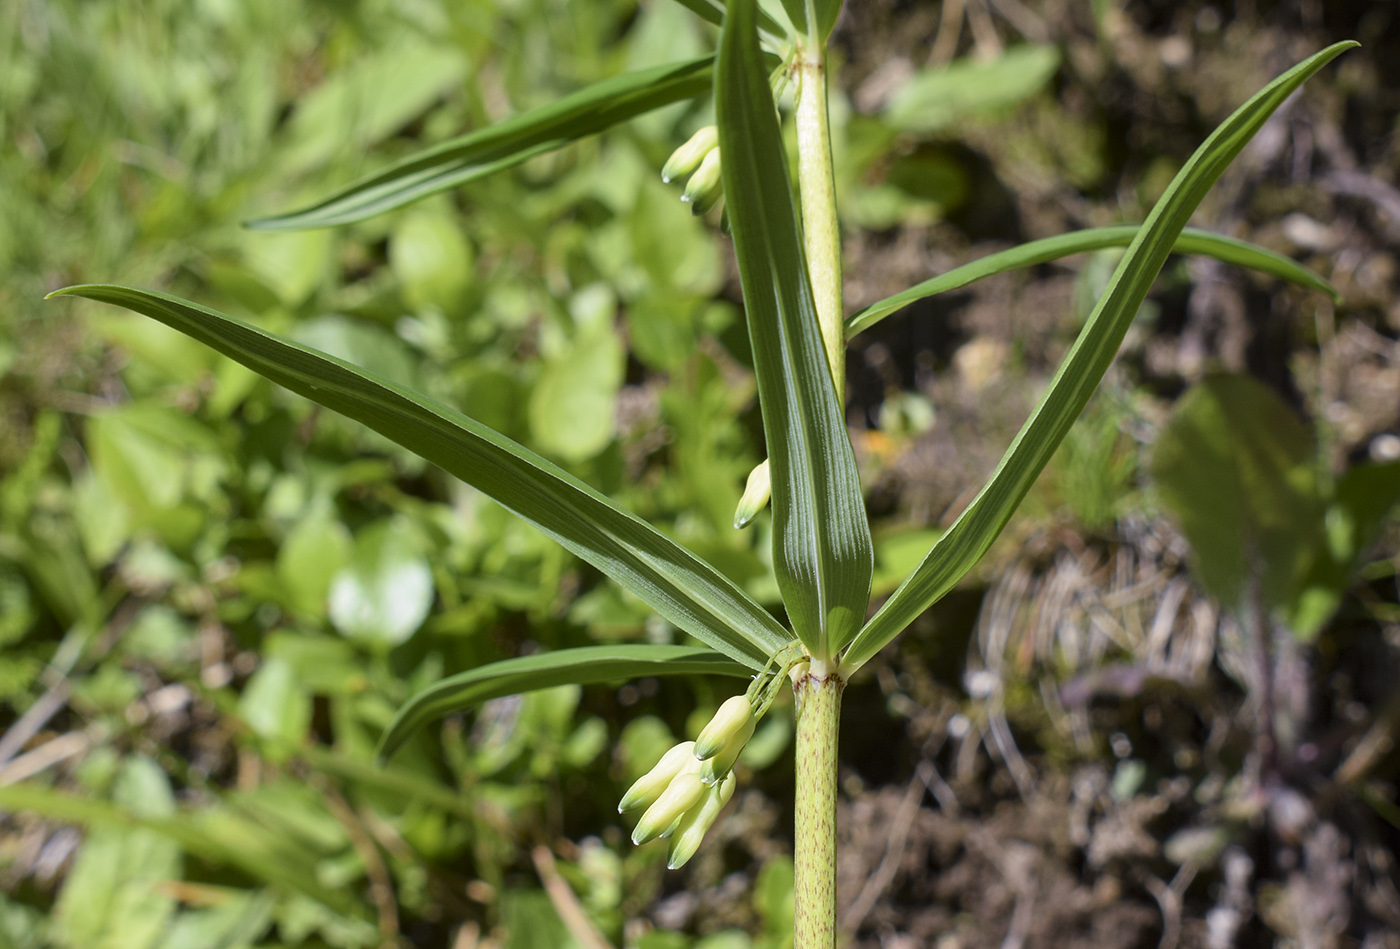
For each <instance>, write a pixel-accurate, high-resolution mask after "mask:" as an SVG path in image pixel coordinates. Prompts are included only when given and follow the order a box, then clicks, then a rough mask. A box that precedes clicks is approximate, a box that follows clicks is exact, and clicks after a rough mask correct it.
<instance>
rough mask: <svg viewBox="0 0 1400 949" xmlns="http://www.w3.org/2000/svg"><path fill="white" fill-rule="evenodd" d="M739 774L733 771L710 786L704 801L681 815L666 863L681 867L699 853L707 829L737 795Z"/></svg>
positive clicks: (676, 868) (670, 865)
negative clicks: (735, 774) (737, 777)
mask: <svg viewBox="0 0 1400 949" xmlns="http://www.w3.org/2000/svg"><path fill="white" fill-rule="evenodd" d="M734 783H735V778H734V775H733V774H730V775H729V776H728V777H726V778H725V779H724V780H723V781H721V782H720V783H719V784H717V785H715V786H714V787H712V788H710V789H709V790H708V791H707V792H706V794H705V796H704V797H703V798H702V799H701V800H700V803H698V804H696V805H694V806H693V807H691V809H690V810H688V811H686V812H685V815H684V816H682V817H681V821H680V826H679V827H677V828H676V831H675V834H674V835H673V836H672V838H671V849H670V852H669V853H668V854H667V858H666V866H668V867H670V868H671V869H672V870H678V869H680V868H681V867H683V866H685V864H686V861H688V860H689V859H690V858H691V857H693V856H695V851H696V850H698V849H699V847H700V841H702V840H704V839H705V832H706V831H708V830H709V829H710V827H711V826H712V825H713V824H714V822H715V818H717V817H719V812H720V811H722V810H724V805H726V804H728V803H729V799H730V798H731V797H733V796H734Z"/></svg>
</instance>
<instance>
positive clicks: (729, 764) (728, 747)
mask: <svg viewBox="0 0 1400 949" xmlns="http://www.w3.org/2000/svg"><path fill="white" fill-rule="evenodd" d="M756 724H757V722H756V721H755V720H754V719H753V718H752V717H750V718H749V720H748V722H747V723H746V724H745V725H744V726H743V727H742V728H741V729H739V731H737V732H735V733H734V734H733V735H731V736H730V738H729V740H728V741H727V742H725V743H724V745H723V746H721V747H720V749H719V751H717V752H715V753H714V755H712V756H711V757H709V758H706V759H705V761H704V762H703V763H702V764H701V765H700V780H701V781H702V782H704V783H705V784H714V783H715V782H716V781H720V780H722V779H723V778H724V777H725V776H726V775H728V774H729V773H730V772H731V771H732V770H733V768H734V762H736V761H738V760H739V753H740V752H741V751H743V750H744V746H745V745H747V744H748V743H749V739H750V738H752V737H753V730H754V725H756Z"/></svg>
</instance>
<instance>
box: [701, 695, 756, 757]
mask: <svg viewBox="0 0 1400 949" xmlns="http://www.w3.org/2000/svg"><path fill="white" fill-rule="evenodd" d="M745 727H747V728H748V734H750V735H752V734H753V706H752V705H750V704H749V697H748V696H747V695H736V696H734V697H732V698H729V699H725V701H724V704H723V705H721V706H720V707H719V711H717V712H715V715H714V718H711V719H710V723H709V724H708V725H706V726H705V727H704V728H703V729H701V731H700V735H699V737H698V738H696V739H695V757H697V758H699V759H700V760H701V761H704V760H705V759H706V758H713V757H714V756H715V755H717V754H718V753H719V752H720V750H721V749H723V748H725V747H726V746H727V745H728V744H729V740H730V739H731V738H733V737H734V736H735V735H738V734H739V733H741V732H743V731H744V729H745ZM744 740H745V741H748V738H747V737H745V738H744Z"/></svg>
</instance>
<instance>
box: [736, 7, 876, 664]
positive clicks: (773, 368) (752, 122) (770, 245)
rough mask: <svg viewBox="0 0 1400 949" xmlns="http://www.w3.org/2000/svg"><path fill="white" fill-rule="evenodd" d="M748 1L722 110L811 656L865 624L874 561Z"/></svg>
mask: <svg viewBox="0 0 1400 949" xmlns="http://www.w3.org/2000/svg"><path fill="white" fill-rule="evenodd" d="M755 15H756V14H755V5H754V3H753V2H752V0H731V3H730V4H729V12H728V15H727V16H726V18H725V24H724V32H723V34H722V36H721V39H720V49H719V57H718V60H717V62H716V66H715V111H716V115H717V118H718V125H719V140H720V151H721V153H722V154H723V155H724V164H723V176H724V193H725V200H726V202H727V206H728V209H729V225H730V228H731V232H732V234H733V237H734V250H735V254H736V256H737V258H738V262H739V276H740V280H741V282H742V284H743V288H744V306H745V308H746V310H747V314H748V323H749V339H750V341H751V342H752V344H753V354H754V371H755V373H756V375H757V377H758V391H759V398H760V400H761V401H762V405H763V431H764V435H765V437H766V439H767V443H768V458H769V461H770V464H771V471H772V484H773V564H774V569H775V571H776V573H777V578H778V586H779V589H781V590H782V594H783V602H784V603H785V604H786V605H787V610H788V618H789V621H790V622H791V623H792V627H793V629H794V631H795V632H796V633H797V635H798V637H799V638H800V639H801V640H802V641H803V643H804V644H806V646H807V648H808V649H809V650H810V651H811V652H812V653H813V655H816V656H821V657H827V656H834V655H835V653H836V651H837V650H839V649H840V648H841V646H842V645H843V644H844V643H845V642H847V641H848V640H849V639H850V637H851V636H852V635H853V634H854V633H855V631H856V629H857V628H859V625H860V622H861V620H862V619H863V618H864V615H865V607H866V602H867V600H868V598H869V595H870V576H871V572H872V569H873V563H874V558H873V555H872V552H871V551H872V548H871V542H870V525H869V523H868V522H867V521H866V516H865V501H864V498H863V497H862V494H861V488H860V478H859V475H858V474H857V472H856V464H855V455H854V453H853V452H852V450H851V442H850V438H849V436H848V435H847V434H846V420H845V416H844V413H843V412H842V410H841V403H840V401H839V400H838V398H837V394H836V390H835V387H834V385H833V382H832V377H831V370H830V367H829V366H828V364H827V358H826V353H825V350H824V349H823V346H822V340H821V335H820V332H819V329H818V326H817V315H816V308H815V304H814V302H813V298H812V288H811V285H810V283H809V282H808V278H807V263H806V260H805V258H804V255H803V250H802V243H801V240H800V238H799V231H798V223H797V214H796V212H795V210H794V209H793V203H792V188H791V185H790V183H789V180H788V173H787V159H786V156H785V153H784V150H783V144H782V139H781V137H780V135H779V132H778V122H777V117H776V115H775V113H774V108H773V96H772V93H771V92H770V90H769V86H768V71H767V69H766V68H765V67H764V63H763V60H762V58H761V53H760V52H759V48H758V35H757V32H756V25H755Z"/></svg>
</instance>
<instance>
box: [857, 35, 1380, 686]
mask: <svg viewBox="0 0 1400 949" xmlns="http://www.w3.org/2000/svg"><path fill="white" fill-rule="evenodd" d="M1356 45H1357V44H1356V43H1352V42H1343V43H1337V44H1335V45H1333V46H1329V47H1328V48H1327V49H1325V50H1323V51H1322V52H1320V53H1317V54H1316V55H1314V56H1312V57H1310V58H1308V59H1306V60H1304V61H1303V62H1301V63H1299V64H1298V65H1297V66H1294V67H1293V68H1292V69H1290V70H1289V71H1288V72H1286V73H1284V74H1283V75H1282V76H1280V77H1279V78H1277V79H1275V80H1274V81H1273V82H1271V83H1270V84H1269V85H1268V86H1266V87H1264V89H1262V90H1260V91H1259V92H1258V93H1257V94H1255V95H1254V97H1253V98H1251V99H1250V100H1249V101H1248V102H1246V103H1245V104H1244V105H1243V106H1241V107H1240V108H1239V109H1238V110H1237V111H1236V112H1235V113H1234V114H1233V115H1231V116H1230V117H1229V118H1228V119H1226V120H1225V121H1224V122H1223V123H1221V125H1220V126H1219V127H1218V128H1216V130H1215V131H1214V132H1212V133H1211V135H1210V137H1209V138H1207V139H1206V141H1205V143H1204V144H1203V145H1201V147H1200V148H1199V149H1197V150H1196V153H1195V154H1194V155H1192V156H1191V158H1190V160H1189V161H1187V163H1186V164H1185V166H1183V167H1182V169H1181V171H1180V172H1179V173H1178V174H1177V176H1176V177H1175V178H1174V179H1172V183H1171V184H1170V185H1168V186H1167V190H1166V192H1165V193H1164V194H1163V195H1162V198H1161V200H1159V201H1158V202H1157V204H1156V206H1155V207H1153V209H1152V213H1151V214H1149V215H1148V216H1147V220H1146V221H1145V222H1143V225H1142V227H1141V228H1140V229H1139V231H1138V234H1137V236H1136V237H1134V238H1133V242H1132V244H1131V245H1130V246H1129V247H1128V251H1127V253H1126V254H1124V256H1123V260H1122V261H1121V262H1120V263H1119V264H1118V269H1117V270H1116V271H1114V274H1113V277H1112V278H1111V279H1110V280H1109V284H1108V287H1107V289H1106V290H1105V291H1104V295H1103V297H1102V298H1101V299H1100V300H1099V303H1098V305H1097V306H1096V307H1095V308H1094V312H1093V313H1092V314H1091V315H1090V317H1089V321H1088V322H1087V323H1086V324H1085V326H1084V329H1083V330H1082V331H1081V332H1080V334H1079V338H1078V339H1077V340H1075V343H1074V346H1073V348H1071V349H1070V352H1069V355H1068V356H1067V357H1066V358H1065V361H1064V362H1063V363H1062V364H1061V365H1060V369H1059V371H1058V372H1057V373H1056V374H1055V378H1054V379H1053V380H1052V381H1051V383H1050V389H1049V391H1047V392H1046V394H1045V397H1044V398H1043V399H1042V400H1041V402H1040V404H1039V405H1038V406H1036V409H1035V411H1034V412H1032V413H1031V417H1030V418H1029V419H1027V420H1026V424H1025V425H1024V426H1022V428H1021V431H1020V432H1018V433H1017V435H1016V438H1015V440H1014V441H1013V442H1012V443H1011V447H1010V448H1009V449H1007V452H1006V454H1005V455H1004V456H1003V457H1002V459H1001V463H1000V464H999V465H998V466H997V470H996V471H995V472H994V473H993V474H992V478H991V480H990V481H988V482H987V484H986V485H985V486H984V487H983V488H982V491H981V492H980V493H979V494H978V495H977V497H976V498H975V499H974V500H973V502H972V503H971V504H970V505H969V506H968V507H967V509H966V510H965V511H963V513H962V514H960V515H959V516H958V519H957V520H956V521H954V522H953V526H952V527H950V528H949V529H948V530H947V531H946V532H945V533H944V534H943V535H942V536H940V537H939V538H938V540H937V541H936V542H935V543H934V545H933V549H932V550H930V551H929V553H928V556H927V557H925V558H924V560H923V562H922V563H921V564H919V566H918V567H917V568H916V569H915V570H914V572H913V573H912V574H911V575H910V576H909V578H908V579H907V580H905V581H904V583H903V584H901V585H900V587H899V589H898V590H896V591H895V592H894V594H893V595H892V596H891V597H890V598H889V600H887V601H886V602H885V605H884V606H883V607H881V608H880V611H879V612H878V613H877V614H876V615H875V616H874V617H873V618H872V619H871V620H870V622H869V623H868V624H866V627H865V628H864V629H863V630H861V632H860V634H859V635H858V636H857V637H856V638H855V640H854V641H853V642H852V643H851V647H850V649H849V650H848V652H847V654H846V656H845V658H844V660H843V665H844V667H845V668H847V669H855V668H857V667H859V666H860V665H861V664H862V663H864V662H865V661H866V660H868V659H869V658H870V657H871V656H873V655H875V653H877V652H879V650H880V649H881V647H883V646H884V645H885V644H886V643H887V642H889V641H890V640H891V639H893V638H894V637H895V636H897V635H898V634H899V633H900V631H901V630H903V629H904V628H905V627H907V626H908V625H909V624H910V623H911V622H913V620H914V618H915V617H917V616H918V615H919V614H920V613H921V612H923V611H924V610H925V609H927V608H928V606H929V605H930V604H931V603H933V602H934V601H935V600H937V599H938V598H939V597H941V596H943V594H945V593H947V592H948V591H949V590H950V589H952V588H953V585H954V584H956V583H957V582H958V580H960V579H962V577H963V576H964V575H965V574H966V573H967V572H968V571H969V570H971V569H972V567H973V565H974V564H976V563H977V561H978V560H979V559H981V557H982V555H983V554H984V553H986V552H987V548H989V547H991V545H992V542H993V541H994V540H996V538H997V535H998V534H1000V533H1001V530H1002V528H1003V527H1005V526H1006V522H1007V521H1009V520H1010V519H1011V515H1012V513H1013V512H1014V511H1015V510H1016V507H1017V506H1018V505H1019V504H1020V503H1021V499H1022V498H1024V497H1025V496H1026V492H1027V491H1029V490H1030V488H1031V485H1032V484H1033V483H1034V482H1035V479H1036V477H1037V476H1038V475H1039V474H1040V472H1041V470H1042V469H1043V468H1044V467H1045V465H1046V463H1047V462H1048V461H1049V460H1050V457H1051V456H1052V455H1053V454H1054V453H1055V449H1056V448H1057V447H1058V446H1059V444H1060V441H1061V440H1062V439H1063V438H1064V436H1065V434H1066V433H1068V431H1069V429H1070V426H1071V425H1073V424H1074V420H1075V419H1076V418H1078V416H1079V413H1080V412H1081V411H1083V409H1084V406H1085V404H1087V403H1088V401H1089V396H1090V395H1092V394H1093V391H1094V389H1095V388H1097V387H1098V384H1099V380H1100V379H1102V378H1103V374H1104V372H1105V371H1107V369H1108V366H1109V364H1110V363H1111V362H1112V361H1113V357H1114V356H1115V355H1116V354H1117V352H1118V346H1119V345H1120V344H1121V343H1122V341H1123V335H1124V334H1125V333H1126V332H1127V330H1128V326H1129V324H1131V323H1132V319H1133V315H1134V314H1135V313H1136V312H1137V309H1138V307H1139V306H1140V305H1141V304H1142V301H1143V299H1144V298H1145V297H1146V296H1147V291H1148V290H1149V289H1150V288H1151V286H1152V282H1153V281H1154V280H1155V279H1156V277H1157V272H1158V271H1159V270H1161V268H1162V264H1163V262H1165V261H1166V259H1167V255H1168V254H1169V253H1171V250H1172V246H1173V245H1174V244H1175V243H1176V239H1177V236H1178V235H1180V234H1181V231H1182V229H1183V228H1184V227H1185V225H1186V221H1187V220H1188V219H1189V218H1190V217H1191V214H1192V213H1193V212H1194V211H1195V210H1196V206H1197V205H1198V204H1200V203H1201V199H1202V198H1203V197H1205V194H1206V192H1207V191H1208V190H1210V187H1211V186H1212V185H1213V184H1214V183H1215V181H1216V179H1217V178H1219V177H1220V174H1221V172H1223V171H1224V170H1225V168H1226V166H1228V165H1229V164H1230V162H1232V161H1233V160H1234V159H1235V156H1236V155H1238V154H1239V153H1240V151H1241V150H1242V149H1243V148H1244V147H1245V145H1246V144H1248V142H1249V140H1250V139H1251V138H1253V137H1254V135H1255V133H1256V132H1258V131H1259V129H1260V127H1262V126H1263V124H1264V122H1265V121H1266V120H1267V119H1268V117H1269V116H1270V115H1271V114H1272V113H1273V111H1274V110H1275V109H1277V108H1278V107H1279V106H1280V105H1282V104H1283V101H1284V99H1286V98H1288V96H1289V95H1290V94H1291V93H1292V92H1293V91H1294V90H1295V89H1297V88H1298V87H1299V86H1301V85H1302V84H1303V83H1304V82H1305V81H1306V80H1307V79H1308V78H1309V77H1310V76H1312V75H1313V74H1314V73H1316V72H1317V71H1318V70H1319V69H1321V68H1322V67H1323V66H1325V65H1326V64H1327V63H1328V62H1330V61H1331V60H1332V59H1333V58H1334V57H1335V56H1337V55H1338V54H1340V53H1341V52H1342V51H1343V50H1346V49H1349V48H1351V47H1353V46H1356Z"/></svg>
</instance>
